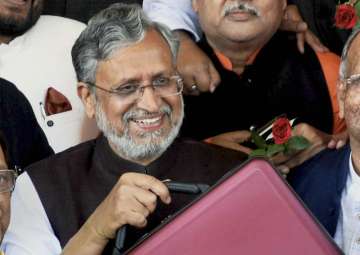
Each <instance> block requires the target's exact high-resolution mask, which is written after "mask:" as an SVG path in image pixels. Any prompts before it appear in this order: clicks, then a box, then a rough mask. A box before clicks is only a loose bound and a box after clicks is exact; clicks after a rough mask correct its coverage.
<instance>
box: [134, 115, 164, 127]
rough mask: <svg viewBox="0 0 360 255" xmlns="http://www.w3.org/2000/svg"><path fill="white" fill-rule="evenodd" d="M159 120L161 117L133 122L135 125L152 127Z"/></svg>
mask: <svg viewBox="0 0 360 255" xmlns="http://www.w3.org/2000/svg"><path fill="white" fill-rule="evenodd" d="M159 120H161V117H157V118H152V119H142V120H134V121H135V122H136V123H139V124H142V125H152V124H154V123H156V122H158V121H159Z"/></svg>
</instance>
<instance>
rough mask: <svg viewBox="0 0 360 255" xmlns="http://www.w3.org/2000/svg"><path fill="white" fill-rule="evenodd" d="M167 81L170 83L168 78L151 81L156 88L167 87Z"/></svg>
mask: <svg viewBox="0 0 360 255" xmlns="http://www.w3.org/2000/svg"><path fill="white" fill-rule="evenodd" d="M169 81H170V79H169V78H166V77H160V78H157V79H156V80H154V81H153V85H154V86H157V87H161V86H167V85H169Z"/></svg>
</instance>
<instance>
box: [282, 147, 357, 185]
mask: <svg viewBox="0 0 360 255" xmlns="http://www.w3.org/2000/svg"><path fill="white" fill-rule="evenodd" d="M350 152H351V150H350V146H349V145H346V146H344V147H343V148H341V149H339V150H336V149H325V150H323V151H322V152H320V153H318V154H317V155H315V156H314V157H313V158H311V159H309V160H307V161H305V162H304V163H303V164H302V165H300V166H298V167H296V168H295V169H293V170H292V172H291V174H290V175H289V176H288V180H289V182H290V183H291V184H293V185H295V186H297V185H301V183H309V182H318V181H320V182H321V181H324V180H326V179H336V178H338V177H339V175H341V174H342V173H344V171H345V170H346V169H347V167H348V164H349V158H350Z"/></svg>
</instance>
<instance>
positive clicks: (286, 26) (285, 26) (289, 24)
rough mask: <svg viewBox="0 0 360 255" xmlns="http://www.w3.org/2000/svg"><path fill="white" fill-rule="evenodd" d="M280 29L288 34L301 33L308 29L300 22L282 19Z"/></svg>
mask: <svg viewBox="0 0 360 255" xmlns="http://www.w3.org/2000/svg"><path fill="white" fill-rule="evenodd" d="M281 29H282V30H284V31H289V32H295V33H303V32H305V31H306V30H307V29H308V26H307V24H306V23H305V22H304V21H302V20H292V19H283V21H282V23H281Z"/></svg>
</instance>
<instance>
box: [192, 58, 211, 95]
mask: <svg viewBox="0 0 360 255" xmlns="http://www.w3.org/2000/svg"><path fill="white" fill-rule="evenodd" d="M209 61H210V60H209ZM209 64H210V63H204V64H203V65H202V66H199V68H196V69H195V72H194V73H193V74H192V75H193V77H194V80H195V84H196V85H197V87H198V90H199V91H200V92H206V91H210V84H211V82H212V81H211V75H210V68H209ZM211 65H212V64H211ZM190 75H191V74H190Z"/></svg>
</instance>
